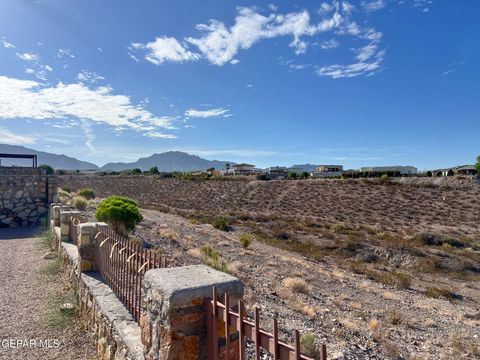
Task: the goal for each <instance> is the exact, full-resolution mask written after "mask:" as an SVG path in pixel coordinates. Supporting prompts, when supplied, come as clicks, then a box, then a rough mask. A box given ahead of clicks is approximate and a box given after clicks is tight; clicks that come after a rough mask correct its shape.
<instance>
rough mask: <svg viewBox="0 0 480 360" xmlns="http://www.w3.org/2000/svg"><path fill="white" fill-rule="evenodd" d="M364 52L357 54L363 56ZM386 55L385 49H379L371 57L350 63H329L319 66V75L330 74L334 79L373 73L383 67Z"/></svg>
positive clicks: (317, 71)
mask: <svg viewBox="0 0 480 360" xmlns="http://www.w3.org/2000/svg"><path fill="white" fill-rule="evenodd" d="M362 56H363V54H361V55H357V60H359V59H358V57H362ZM384 57H385V50H381V51H378V52H376V53H374V54H372V55H371V56H370V57H369V58H364V60H363V61H362V60H359V61H358V62H356V63H353V64H348V65H339V64H335V65H328V66H323V67H320V68H317V70H316V73H317V74H318V75H319V76H329V77H332V78H334V79H338V78H352V77H356V76H360V75H373V74H374V73H376V72H377V71H379V70H380V69H381V65H382V62H383V59H384Z"/></svg>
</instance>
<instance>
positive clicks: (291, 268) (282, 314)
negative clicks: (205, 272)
mask: <svg viewBox="0 0 480 360" xmlns="http://www.w3.org/2000/svg"><path fill="white" fill-rule="evenodd" d="M142 212H143V215H144V217H145V221H144V222H143V223H142V225H141V226H140V227H139V229H138V230H137V231H136V234H135V236H137V237H139V238H143V239H144V240H145V241H146V242H147V241H150V240H151V239H156V240H153V241H152V243H153V244H152V245H154V246H156V247H159V248H160V249H161V251H162V252H163V253H164V254H167V255H169V256H171V257H173V258H175V259H176V263H177V265H184V264H185V265H186V264H192V263H201V262H202V261H203V258H204V255H203V254H202V252H201V250H200V249H201V247H202V246H205V245H209V246H212V247H214V248H215V249H216V250H218V251H219V252H220V254H221V256H222V257H223V258H224V259H225V260H226V262H227V264H228V271H229V272H231V273H233V274H235V275H236V276H238V277H239V278H240V279H241V280H242V281H243V282H244V284H245V285H246V296H245V298H246V300H247V303H248V310H249V311H250V313H251V311H252V309H253V308H254V307H256V306H258V307H260V309H261V310H262V311H261V314H262V316H263V324H264V325H265V327H266V328H270V325H271V319H272V318H273V317H274V316H278V319H279V325H280V328H281V329H282V330H283V331H282V336H283V338H284V339H286V340H288V341H291V339H292V338H291V337H290V334H291V331H292V330H293V329H295V328H296V329H300V330H302V331H303V332H312V333H314V334H315V336H316V338H317V340H318V341H319V342H326V343H327V345H328V352H329V354H330V355H329V358H332V359H334V358H345V359H387V358H389V359H450V358H452V357H453V356H454V357H456V358H457V359H475V358H480V352H479V351H480V350H479V345H480V310H479V304H480V283H479V282H464V281H458V280H457V281H452V280H449V279H447V278H445V277H443V276H441V275H439V276H433V277H432V276H430V275H428V276H425V275H424V274H417V275H415V276H413V277H412V285H411V286H410V287H409V288H408V289H396V288H395V287H393V286H388V285H385V284H382V283H378V282H377V281H374V280H370V279H368V278H367V277H366V276H365V275H360V274H355V273H352V272H351V271H347V270H343V269H341V268H339V266H338V265H337V261H336V259H335V258H330V257H325V258H322V259H320V260H312V259H310V258H308V257H306V256H302V255H299V254H295V253H292V252H289V251H285V250H281V249H278V248H277V247H272V246H269V245H267V244H264V243H261V242H258V241H255V242H254V243H253V244H252V245H251V246H250V247H249V248H248V249H243V248H242V246H241V245H240V243H239V236H238V235H239V234H238V232H235V231H233V232H225V231H220V230H217V229H215V228H213V226H211V225H208V224H194V223H192V222H191V221H189V220H186V219H183V218H181V217H178V216H175V215H171V214H165V213H161V212H157V211H152V210H143V211H142ZM233 230H235V229H233ZM288 278H294V279H297V278H299V279H302V280H304V281H305V287H304V288H301V287H300V288H295V287H294V288H291V287H290V288H289V280H286V279H288ZM290 282H291V281H290ZM426 286H435V287H448V288H452V287H453V289H454V290H455V293H456V294H459V295H461V297H462V299H461V300H456V299H451V300H446V299H443V298H438V299H436V298H430V297H427V296H426V295H425V291H424V289H425V287H426Z"/></svg>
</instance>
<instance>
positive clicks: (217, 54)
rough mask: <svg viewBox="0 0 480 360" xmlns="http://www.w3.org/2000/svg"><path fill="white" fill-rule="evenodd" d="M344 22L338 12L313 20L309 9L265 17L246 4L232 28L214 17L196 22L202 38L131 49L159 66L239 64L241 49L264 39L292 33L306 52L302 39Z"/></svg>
mask: <svg viewBox="0 0 480 360" xmlns="http://www.w3.org/2000/svg"><path fill="white" fill-rule="evenodd" d="M270 10H271V11H276V8H275V7H270ZM341 21H342V16H341V15H340V13H339V12H338V11H336V12H335V13H334V14H332V15H331V16H330V17H329V18H326V19H323V20H321V21H320V22H318V23H311V21H310V14H309V13H308V11H306V10H304V11H300V12H292V13H287V14H275V13H272V14H270V15H268V16H265V15H262V14H260V13H259V12H258V11H257V10H256V9H255V8H245V7H243V8H239V9H238V14H237V17H236V18H235V24H234V25H233V26H232V27H230V28H228V27H227V26H226V25H225V24H224V23H223V22H221V21H219V20H211V21H210V22H209V23H208V24H199V25H197V27H196V28H197V30H198V31H200V32H201V33H202V35H201V36H200V37H187V38H185V40H184V42H183V43H180V42H179V41H178V40H176V39H175V38H171V37H159V38H157V39H156V40H155V41H154V42H150V43H146V44H141V43H133V44H132V48H134V49H137V50H144V51H145V52H146V54H145V59H146V60H148V61H150V62H152V63H154V64H156V65H159V64H162V63H164V62H165V61H173V62H184V61H194V60H198V59H200V58H202V59H206V60H207V61H209V62H210V63H212V64H214V65H220V66H221V65H225V64H227V63H232V61H233V62H234V63H237V61H236V59H235V56H236V55H237V53H238V52H239V51H240V50H241V49H243V50H246V49H249V48H251V47H252V46H253V45H254V44H256V43H257V42H259V41H261V40H263V39H272V38H276V37H280V36H291V37H292V38H293V39H292V41H291V42H290V46H291V47H292V48H294V51H295V53H296V54H302V53H305V52H306V51H307V48H308V44H307V42H305V41H304V40H302V38H303V37H305V36H308V37H311V36H314V35H316V34H318V33H322V32H326V31H330V30H332V29H334V28H335V27H337V26H338V25H339V24H340V23H341ZM187 44H190V45H194V46H195V47H197V49H198V52H192V51H190V50H188V49H187V46H186V45H187Z"/></svg>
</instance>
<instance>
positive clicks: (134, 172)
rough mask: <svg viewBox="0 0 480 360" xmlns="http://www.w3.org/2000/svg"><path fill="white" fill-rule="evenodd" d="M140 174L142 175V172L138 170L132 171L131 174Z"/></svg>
mask: <svg viewBox="0 0 480 360" xmlns="http://www.w3.org/2000/svg"><path fill="white" fill-rule="evenodd" d="M141 173H142V170H140V169H139V168H135V169H132V174H133V175H138V174H141Z"/></svg>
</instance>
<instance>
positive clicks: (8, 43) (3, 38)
mask: <svg viewBox="0 0 480 360" xmlns="http://www.w3.org/2000/svg"><path fill="white" fill-rule="evenodd" d="M1 44H2V46H3V47H4V48H5V49H15V45H13V44H12V43H11V42H8V41H7V40H6V38H5V37H2V42H1Z"/></svg>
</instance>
